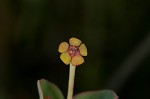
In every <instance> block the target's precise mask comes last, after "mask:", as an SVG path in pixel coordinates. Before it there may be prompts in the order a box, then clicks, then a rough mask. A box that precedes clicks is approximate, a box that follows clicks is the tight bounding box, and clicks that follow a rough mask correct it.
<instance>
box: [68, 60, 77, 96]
mask: <svg viewBox="0 0 150 99" xmlns="http://www.w3.org/2000/svg"><path fill="white" fill-rule="evenodd" d="M75 70H76V66H73V65H72V64H71V63H70V69H69V81H68V95H67V99H72V97H73V90H74V78H75Z"/></svg>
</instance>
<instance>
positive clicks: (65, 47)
mask: <svg viewBox="0 0 150 99" xmlns="http://www.w3.org/2000/svg"><path fill="white" fill-rule="evenodd" d="M68 47H69V44H68V43H67V42H62V43H60V45H59V48H58V52H60V53H64V52H66V51H67V50H68Z"/></svg>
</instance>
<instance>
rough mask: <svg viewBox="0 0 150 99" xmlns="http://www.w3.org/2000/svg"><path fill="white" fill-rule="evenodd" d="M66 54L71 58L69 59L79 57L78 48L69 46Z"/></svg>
mask: <svg viewBox="0 0 150 99" xmlns="http://www.w3.org/2000/svg"><path fill="white" fill-rule="evenodd" d="M67 52H68V53H69V55H70V56H71V58H72V57H74V56H76V55H80V52H79V47H78V46H73V45H70V46H69V48H68V51H67Z"/></svg>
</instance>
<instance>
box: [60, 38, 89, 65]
mask: <svg viewBox="0 0 150 99" xmlns="http://www.w3.org/2000/svg"><path fill="white" fill-rule="evenodd" d="M81 43H82V42H81V40H79V39H77V38H75V37H72V38H70V39H69V44H70V45H69V44H68V43H67V42H62V43H61V44H60V45H59V48H58V51H59V52H60V53H61V55H60V59H61V60H62V61H63V62H64V63H65V64H66V65H68V64H70V63H71V64H72V65H73V66H79V65H81V64H82V63H84V58H83V57H82V56H87V48H86V46H85V44H83V43H82V44H81Z"/></svg>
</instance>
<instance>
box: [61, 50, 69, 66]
mask: <svg viewBox="0 0 150 99" xmlns="http://www.w3.org/2000/svg"><path fill="white" fill-rule="evenodd" d="M60 59H61V60H62V61H63V62H64V63H65V64H66V65H68V64H69V63H70V61H71V57H70V55H69V54H68V53H67V52H66V53H62V54H61V55H60Z"/></svg>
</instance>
